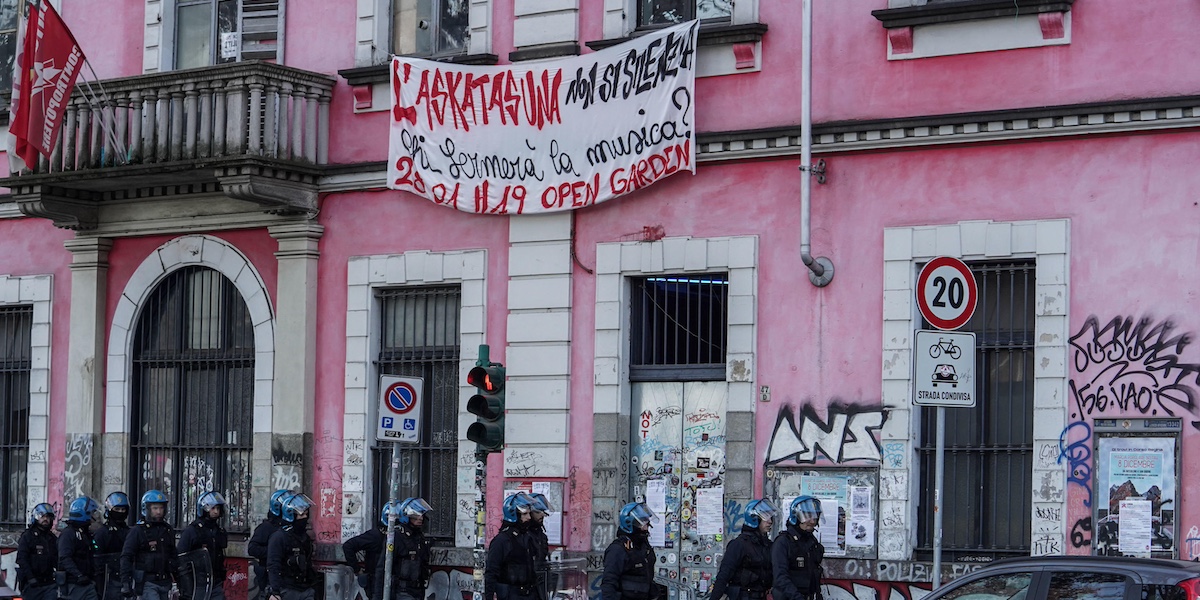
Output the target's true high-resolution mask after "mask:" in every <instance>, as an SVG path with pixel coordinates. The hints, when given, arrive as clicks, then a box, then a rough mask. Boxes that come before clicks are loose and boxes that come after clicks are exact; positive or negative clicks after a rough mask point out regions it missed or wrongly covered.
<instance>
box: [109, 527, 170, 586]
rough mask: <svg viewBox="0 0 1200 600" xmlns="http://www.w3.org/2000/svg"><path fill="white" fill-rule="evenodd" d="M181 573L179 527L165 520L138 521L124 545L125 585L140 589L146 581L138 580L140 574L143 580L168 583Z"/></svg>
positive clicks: (122, 561) (122, 558) (122, 584)
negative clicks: (178, 555)
mask: <svg viewBox="0 0 1200 600" xmlns="http://www.w3.org/2000/svg"><path fill="white" fill-rule="evenodd" d="M135 573H137V574H138V575H136V576H135ZM178 574H179V562H178V559H177V557H176V555H175V529H174V528H172V527H171V526H170V525H168V524H166V523H164V522H162V521H153V522H146V521H141V522H139V523H138V524H137V525H134V526H133V528H132V529H130V530H129V535H127V536H125V545H124V546H123V547H122V548H121V587H122V588H126V589H130V590H133V589H140V588H141V585H140V584H141V583H142V582H141V581H135V580H136V579H137V577H138V576H140V577H141V578H142V581H152V582H154V583H158V584H164V585H168V584H170V582H171V579H172V578H176V577H177V576H178ZM135 584H138V585H135Z"/></svg>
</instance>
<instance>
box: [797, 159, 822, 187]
mask: <svg viewBox="0 0 1200 600" xmlns="http://www.w3.org/2000/svg"><path fill="white" fill-rule="evenodd" d="M800 170H801V171H807V172H808V174H809V175H811V176H812V177H813V178H814V179H816V180H817V183H825V159H823V158H822V159H818V160H817V162H816V164H814V165H813V166H811V167H806V166H804V165H800Z"/></svg>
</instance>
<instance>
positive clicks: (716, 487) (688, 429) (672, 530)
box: [630, 381, 734, 597]
mask: <svg viewBox="0 0 1200 600" xmlns="http://www.w3.org/2000/svg"><path fill="white" fill-rule="evenodd" d="M726 393H727V386H726V385H725V382H723V381H722V382H651V383H635V384H634V385H633V398H632V409H633V410H632V411H631V415H632V418H631V421H632V428H633V431H632V432H631V438H632V443H631V444H630V447H631V450H632V452H631V454H630V461H631V463H632V464H631V468H630V478H631V480H630V488H631V489H632V490H633V492H634V496H635V497H636V498H638V499H640V500H645V501H646V502H648V503H649V504H650V506H651V508H653V509H654V510H655V512H657V513H659V517H660V519H661V520H660V522H659V523H656V524H655V526H654V528H653V529H652V530H651V538H650V539H651V542H652V543H653V544H654V546H655V551H656V552H657V553H658V575H659V576H660V577H662V578H666V579H668V580H670V581H672V582H674V583H676V584H681V585H689V586H691V587H693V588H695V589H696V590H697V591H699V592H700V593H707V592H708V589H709V587H711V586H712V583H713V580H714V579H715V578H716V576H717V567H718V566H719V565H720V562H721V553H722V552H723V549H724V547H725V535H726V534H729V533H734V532H725V531H724V493H723V492H724V487H723V486H724V482H725V407H726V398H727V396H726ZM674 596H675V594H672V597H674Z"/></svg>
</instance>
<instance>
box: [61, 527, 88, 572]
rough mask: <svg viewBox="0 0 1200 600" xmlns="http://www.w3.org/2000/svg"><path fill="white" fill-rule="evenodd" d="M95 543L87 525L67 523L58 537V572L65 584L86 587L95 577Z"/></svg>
mask: <svg viewBox="0 0 1200 600" xmlns="http://www.w3.org/2000/svg"><path fill="white" fill-rule="evenodd" d="M95 552H96V542H95V540H93V539H92V532H91V531H90V530H88V524H87V523H68V524H67V528H66V529H65V530H63V532H62V535H60V536H58V570H60V571H62V572H64V573H66V575H67V583H74V584H79V585H86V584H90V583H92V580H93V579H94V578H95V577H96V560H95Z"/></svg>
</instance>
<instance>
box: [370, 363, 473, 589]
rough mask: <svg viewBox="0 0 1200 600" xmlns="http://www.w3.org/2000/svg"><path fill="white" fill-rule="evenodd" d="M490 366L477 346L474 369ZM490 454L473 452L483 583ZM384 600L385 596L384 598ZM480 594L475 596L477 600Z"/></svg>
mask: <svg viewBox="0 0 1200 600" xmlns="http://www.w3.org/2000/svg"><path fill="white" fill-rule="evenodd" d="M491 364H492V360H491V347H489V346H488V345H487V344H480V345H479V358H477V359H476V360H475V366H476V367H487V366H490V365H491ZM488 454H491V453H490V452H486V451H483V450H479V449H476V451H475V486H476V487H477V488H478V489H479V492H478V494H479V495H478V496H476V497H475V551H474V553H473V554H474V556H473V557H472V558H474V562H475V565H474V567H475V568H474V570H473V575H474V578H475V581H480V582H482V581H483V570H484V567H485V566H486V563H487V551H486V550H485V549H484V544H486V542H487V458H488ZM384 597H385V598H386V597H387V596H384ZM480 597H481V594H478V593H477V594H476V595H475V598H476V600H478V599H479V598H480Z"/></svg>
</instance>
